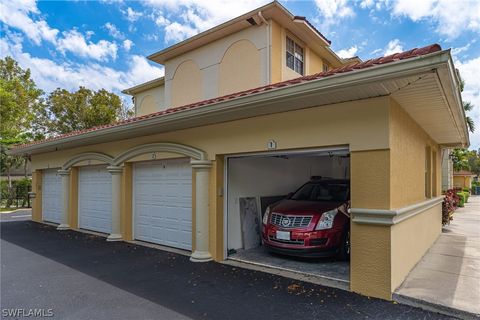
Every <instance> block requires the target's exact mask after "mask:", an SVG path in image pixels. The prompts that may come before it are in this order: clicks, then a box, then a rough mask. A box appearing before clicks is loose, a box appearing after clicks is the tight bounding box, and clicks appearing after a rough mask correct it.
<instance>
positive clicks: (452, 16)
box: [391, 0, 480, 40]
mask: <svg viewBox="0 0 480 320" xmlns="http://www.w3.org/2000/svg"><path fill="white" fill-rule="evenodd" d="M391 10H392V11H393V14H394V15H396V16H405V17H408V18H410V19H411V20H412V21H420V20H426V19H431V20H432V21H433V23H435V24H436V31H437V32H438V33H439V34H441V35H444V36H446V37H447V38H448V39H449V40H452V39H455V38H457V37H458V36H460V35H461V34H462V33H463V32H464V31H466V30H470V31H474V32H480V1H478V0H464V1H453V0H421V1H412V0H393V1H392V2H391Z"/></svg>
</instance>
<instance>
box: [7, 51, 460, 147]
mask: <svg viewBox="0 0 480 320" xmlns="http://www.w3.org/2000/svg"><path fill="white" fill-rule="evenodd" d="M450 59H451V58H450V55H449V52H448V51H439V52H434V53H431V54H428V55H424V56H419V57H416V58H411V59H408V60H401V61H397V62H395V63H387V64H384V65H378V66H376V67H373V68H368V69H363V70H357V71H353V72H348V73H343V74H336V75H333V76H330V77H327V78H322V79H318V80H313V81H308V82H302V83H299V84H294V85H290V86H287V87H282V88H277V89H272V90H269V91H265V92H259V93H255V94H250V95H247V96H243V97H239V98H235V99H232V100H227V101H222V102H216V103H212V104H210V105H206V106H201V107H197V108H194V109H190V110H185V111H179V112H175V113H171V114H167V115H162V116H158V117H152V118H147V119H142V120H139V121H136V122H130V123H125V124H120V125H118V126H113V127H108V128H104V129H98V130H95V131H91V132H86V133H83V134H79V135H73V136H70V137H65V138H62V139H58V140H52V141H45V142H43V143H38V144H33V145H29V146H25V147H21V148H14V149H11V150H10V152H9V153H10V154H31V153H33V152H35V153H42V152H48V151H49V150H47V149H49V148H54V147H59V146H61V145H63V144H69V146H68V147H65V148H73V147H76V146H77V145H74V146H72V144H78V146H79V145H86V144H96V143H101V142H107V141H113V140H116V139H120V138H119V135H120V134H126V132H127V131H128V137H129V138H134V137H136V136H142V135H145V133H144V134H140V133H137V135H135V131H136V130H141V129H145V128H149V127H150V128H155V129H154V130H156V131H154V132H153V131H152V133H150V134H155V133H159V132H162V131H158V130H159V128H160V129H161V128H165V127H166V126H168V125H171V126H172V125H175V126H176V127H177V128H176V129H169V130H167V131H173V130H178V129H186V128H191V127H197V126H202V125H207V124H210V123H216V122H214V121H213V122H212V118H213V117H217V119H218V117H220V116H225V117H228V120H223V121H230V120H235V119H242V118H246V117H251V116H255V115H262V114H271V113H277V112H286V111H291V110H298V109H303V108H307V107H310V106H314V105H308V103H307V102H302V101H306V99H307V98H309V97H310V98H311V97H312V96H314V95H315V94H321V93H325V92H327V91H332V90H340V89H346V88H350V87H352V86H356V85H360V84H362V85H364V84H368V83H372V82H378V81H382V80H385V79H392V78H400V77H403V76H407V75H411V74H418V73H421V72H431V71H432V70H434V69H436V68H438V67H440V66H445V64H446V63H448V61H449V60H450ZM302 99H303V100H302ZM274 104H275V108H274V111H268V112H267V111H265V110H266V108H267V107H268V106H272V105H274ZM315 105H319V104H318V103H316V104H315ZM262 107H263V108H262ZM262 110H264V111H263V113H262ZM239 111H241V112H239ZM452 111H453V112H458V110H457V111H455V110H452ZM208 121H210V122H208ZM217 122H222V121H217ZM163 132H165V131H163ZM109 136H110V137H109ZM101 137H103V141H100V142H99V141H95V140H96V139H99V138H101Z"/></svg>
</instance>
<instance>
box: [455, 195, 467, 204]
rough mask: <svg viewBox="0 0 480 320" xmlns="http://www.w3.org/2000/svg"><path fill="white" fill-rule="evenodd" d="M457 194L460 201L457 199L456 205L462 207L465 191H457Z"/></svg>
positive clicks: (464, 200)
mask: <svg viewBox="0 0 480 320" xmlns="http://www.w3.org/2000/svg"><path fill="white" fill-rule="evenodd" d="M457 196H458V198H460V201H459V203H458V206H459V207H464V206H465V202H466V198H467V196H466V193H465V192H461V191H460V192H457Z"/></svg>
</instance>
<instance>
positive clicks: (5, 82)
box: [0, 57, 43, 143]
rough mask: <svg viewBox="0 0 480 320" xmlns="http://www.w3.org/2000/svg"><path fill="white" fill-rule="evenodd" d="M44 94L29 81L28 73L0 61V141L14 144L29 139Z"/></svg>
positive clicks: (7, 58) (9, 61) (28, 71)
mask: <svg viewBox="0 0 480 320" xmlns="http://www.w3.org/2000/svg"><path fill="white" fill-rule="evenodd" d="M42 95H43V91H42V90H40V89H38V88H37V86H36V84H35V82H34V81H33V80H32V79H31V76H30V70H28V69H27V70H23V69H22V68H21V67H20V66H19V65H18V63H17V62H16V61H15V60H14V59H12V58H10V57H6V58H5V59H0V119H1V124H0V139H1V141H2V142H3V143H6V141H10V142H16V141H18V140H25V139H30V138H32V133H31V131H30V128H31V121H32V119H33V117H34V112H35V109H36V108H38V107H39V105H41V104H42Z"/></svg>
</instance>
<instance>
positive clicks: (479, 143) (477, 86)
mask: <svg viewBox="0 0 480 320" xmlns="http://www.w3.org/2000/svg"><path fill="white" fill-rule="evenodd" d="M455 67H456V68H458V70H459V71H460V75H461V77H462V79H463V80H464V81H465V88H464V90H463V92H462V99H463V101H464V102H465V101H469V102H471V103H472V104H473V105H474V108H473V110H472V111H470V112H469V113H468V116H470V117H472V118H473V121H474V122H475V125H476V131H475V133H473V134H470V143H471V149H479V148H480V82H479V81H478V75H479V74H480V57H477V58H473V59H470V60H465V61H459V60H457V61H455Z"/></svg>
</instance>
